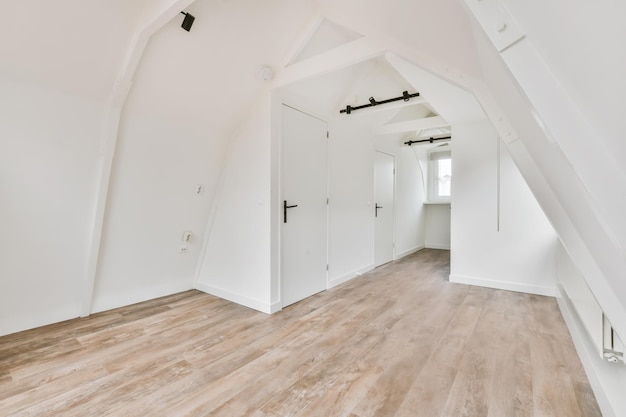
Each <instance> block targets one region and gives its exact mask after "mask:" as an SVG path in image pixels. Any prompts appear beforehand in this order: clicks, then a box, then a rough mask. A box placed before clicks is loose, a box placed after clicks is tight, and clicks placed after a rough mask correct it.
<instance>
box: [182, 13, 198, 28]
mask: <svg viewBox="0 0 626 417" xmlns="http://www.w3.org/2000/svg"><path fill="white" fill-rule="evenodd" d="M180 13H181V14H184V15H185V18H184V19H183V24H182V25H180V27H181V28H183V29H185V30H186V31H187V32H189V31H190V30H191V25H193V21H194V20H196V18H195V17H194V16H193V15H192V14H191V13H186V12H180Z"/></svg>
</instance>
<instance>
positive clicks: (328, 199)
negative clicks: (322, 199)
mask: <svg viewBox="0 0 626 417" xmlns="http://www.w3.org/2000/svg"><path fill="white" fill-rule="evenodd" d="M329 204H330V198H328V197H326V205H329Z"/></svg>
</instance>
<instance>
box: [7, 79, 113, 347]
mask: <svg viewBox="0 0 626 417" xmlns="http://www.w3.org/2000/svg"><path fill="white" fill-rule="evenodd" d="M0 91H2V94H0V138H1V139H0V195H1V196H2V203H1V204H0V230H2V234H0V253H1V259H2V261H1V262H0V335H3V334H7V333H12V332H16V331H20V330H24V329H28V328H32V327H36V326H41V325H45V324H49V323H53V322H57V321H61V320H66V319H69V318H74V317H77V316H78V315H79V313H80V305H81V298H80V297H81V289H82V284H83V282H82V280H83V276H84V272H85V271H84V269H85V265H86V255H87V253H86V251H87V249H86V248H87V246H88V245H87V243H88V236H87V230H88V226H89V220H90V213H91V212H92V210H93V204H94V203H93V198H94V195H93V191H92V187H94V184H95V180H96V168H95V167H96V165H97V154H98V146H99V142H100V139H101V138H100V132H101V128H102V123H103V119H104V107H103V106H101V105H99V104H96V103H94V102H91V101H88V100H85V99H79V98H76V97H72V96H69V95H66V94H63V93H59V92H56V91H53V90H48V89H43V88H40V87H36V86H33V85H29V84H24V83H20V82H15V81H12V80H9V79H6V78H0Z"/></svg>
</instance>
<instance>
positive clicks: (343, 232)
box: [329, 114, 426, 286]
mask: <svg viewBox="0 0 626 417" xmlns="http://www.w3.org/2000/svg"><path fill="white" fill-rule="evenodd" d="M381 120H385V115H384V114H383V115H381V114H373V115H366V116H362V115H353V116H351V117H346V116H343V117H338V118H336V119H335V120H333V121H331V123H330V132H331V137H330V142H329V178H330V219H329V220H330V228H329V229H330V232H329V233H330V234H329V258H330V259H329V261H330V270H329V283H330V285H331V286H333V285H337V284H339V283H341V282H344V281H346V280H348V279H351V278H354V277H355V276H357V275H358V274H360V273H362V272H365V271H368V270H370V269H372V268H373V267H374V210H373V208H374V200H373V199H374V152H375V150H380V151H383V152H385V153H388V154H390V155H394V157H395V164H396V185H395V186H396V190H395V226H394V228H395V230H394V239H395V258H396V259H397V258H399V257H401V256H405V255H408V254H410V253H412V252H415V251H417V250H419V249H422V248H423V247H424V230H425V224H424V208H423V202H424V200H425V198H426V195H425V192H424V187H423V186H422V178H421V171H420V170H419V167H418V165H417V159H416V155H415V154H414V153H413V150H412V149H410V148H409V147H407V146H404V145H403V144H402V141H401V138H399V137H397V136H394V137H375V136H374V133H373V132H374V131H375V129H374V127H375V126H378V124H379V123H381Z"/></svg>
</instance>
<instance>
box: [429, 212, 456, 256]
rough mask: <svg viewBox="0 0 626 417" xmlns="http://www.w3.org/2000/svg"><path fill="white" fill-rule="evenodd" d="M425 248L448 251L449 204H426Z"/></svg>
mask: <svg viewBox="0 0 626 417" xmlns="http://www.w3.org/2000/svg"><path fill="white" fill-rule="evenodd" d="M424 208H425V210H426V234H425V241H426V243H425V246H426V247H427V248H431V249H448V250H449V249H450V204H427V205H425V206H424Z"/></svg>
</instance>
